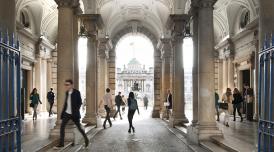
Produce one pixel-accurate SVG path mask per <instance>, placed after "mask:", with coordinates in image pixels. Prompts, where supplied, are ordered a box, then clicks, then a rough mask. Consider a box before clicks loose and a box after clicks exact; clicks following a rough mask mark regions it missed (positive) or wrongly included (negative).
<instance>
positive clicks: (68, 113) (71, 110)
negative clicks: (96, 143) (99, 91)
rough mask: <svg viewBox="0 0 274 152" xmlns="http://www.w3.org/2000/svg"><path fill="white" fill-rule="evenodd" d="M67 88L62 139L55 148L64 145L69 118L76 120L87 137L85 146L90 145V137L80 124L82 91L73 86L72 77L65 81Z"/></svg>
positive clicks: (63, 111) (76, 123)
mask: <svg viewBox="0 0 274 152" xmlns="http://www.w3.org/2000/svg"><path fill="white" fill-rule="evenodd" d="M65 88H66V97H65V103H64V106H63V110H62V113H61V119H62V123H61V128H60V140H59V144H58V146H56V147H55V148H54V149H61V148H63V147H64V137H65V127H66V125H67V123H68V122H69V120H72V121H73V122H74V124H75V125H76V127H77V128H78V130H79V131H80V133H81V134H82V135H83V137H84V139H85V147H88V144H89V139H88V137H87V135H86V133H85V131H84V130H83V129H82V127H81V124H80V118H81V115H80V108H81V105H82V98H81V93H80V92H79V91H78V90H76V89H74V88H73V81H72V80H71V79H68V80H66V81H65Z"/></svg>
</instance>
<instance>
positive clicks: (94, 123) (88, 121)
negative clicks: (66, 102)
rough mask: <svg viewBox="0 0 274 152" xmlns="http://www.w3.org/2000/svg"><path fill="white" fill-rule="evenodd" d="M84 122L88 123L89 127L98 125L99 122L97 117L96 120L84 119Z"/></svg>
mask: <svg viewBox="0 0 274 152" xmlns="http://www.w3.org/2000/svg"><path fill="white" fill-rule="evenodd" d="M82 122H83V123H86V124H87V125H96V123H97V120H96V117H95V118H89V117H85V118H83V120H82Z"/></svg>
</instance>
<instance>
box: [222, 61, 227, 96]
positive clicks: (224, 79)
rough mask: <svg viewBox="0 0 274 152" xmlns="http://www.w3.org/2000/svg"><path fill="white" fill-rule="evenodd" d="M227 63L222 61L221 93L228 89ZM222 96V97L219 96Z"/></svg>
mask: <svg viewBox="0 0 274 152" xmlns="http://www.w3.org/2000/svg"><path fill="white" fill-rule="evenodd" d="M227 76H228V62H227V59H226V58H224V59H223V90H222V93H224V92H225V91H226V88H227V87H228V78H227ZM221 96H222V95H221Z"/></svg>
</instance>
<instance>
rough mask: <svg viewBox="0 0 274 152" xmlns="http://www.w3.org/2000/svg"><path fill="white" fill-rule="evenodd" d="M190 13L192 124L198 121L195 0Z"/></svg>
mask: <svg viewBox="0 0 274 152" xmlns="http://www.w3.org/2000/svg"><path fill="white" fill-rule="evenodd" d="M191 3H192V4H191V5H192V6H191V7H192V8H191V14H192V24H193V36H192V40H193V68H192V105H193V109H192V110H193V119H192V126H195V125H196V124H197V122H198V6H197V4H196V1H194V0H192V2H191Z"/></svg>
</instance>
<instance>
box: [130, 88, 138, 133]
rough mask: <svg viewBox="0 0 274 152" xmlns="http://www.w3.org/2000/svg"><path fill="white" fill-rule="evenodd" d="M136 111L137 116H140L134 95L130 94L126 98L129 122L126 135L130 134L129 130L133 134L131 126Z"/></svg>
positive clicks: (133, 129)
mask: <svg viewBox="0 0 274 152" xmlns="http://www.w3.org/2000/svg"><path fill="white" fill-rule="evenodd" d="M136 110H137V111H138V114H140V111H139V108H138V103H137V100H136V99H135V97H134V93H133V92H130V93H129V96H128V122H129V129H128V133H131V129H132V131H133V133H135V128H134V127H133V125H132V120H133V116H134V113H135V111H136Z"/></svg>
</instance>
